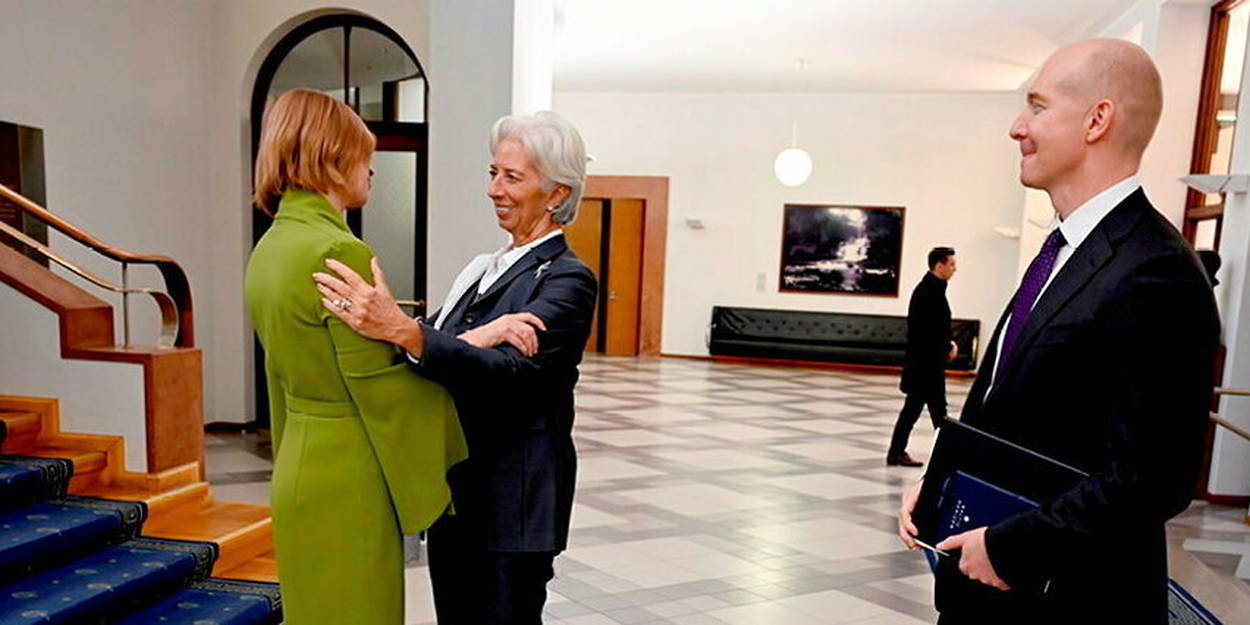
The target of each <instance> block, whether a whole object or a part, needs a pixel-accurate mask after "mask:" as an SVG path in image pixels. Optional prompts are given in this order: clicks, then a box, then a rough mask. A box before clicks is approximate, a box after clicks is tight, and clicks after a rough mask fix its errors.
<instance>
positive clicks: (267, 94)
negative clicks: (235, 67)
mask: <svg viewBox="0 0 1250 625" xmlns="http://www.w3.org/2000/svg"><path fill="white" fill-rule="evenodd" d="M297 87H302V88H306V89H315V90H318V91H322V92H324V93H326V94H329V95H331V96H334V97H336V98H338V99H340V100H342V101H343V102H345V103H347V104H348V105H350V106H351V107H352V108H353V109H354V110H355V111H356V112H357V113H358V114H360V116H361V117H362V118H363V119H364V120H365V123H366V124H367V125H368V126H369V129H370V130H371V131H372V132H373V134H375V135H377V138H378V149H377V152H376V153H375V155H374V161H373V166H374V169H375V170H376V171H377V175H376V176H375V177H374V188H373V192H372V194H371V196H370V199H369V203H368V204H367V205H366V207H365V209H364V210H360V211H349V212H348V213H347V222H348V226H350V227H351V229H352V232H353V233H355V234H356V236H358V237H360V238H361V239H363V240H364V241H365V242H366V243H368V244H369V245H370V247H372V248H373V250H374V252H375V253H376V254H377V255H378V258H379V260H380V261H381V262H382V265H383V267H385V269H386V274H387V279H388V281H389V282H390V284H391V288H392V289H393V290H394V291H395V296H396V297H397V298H398V299H401V300H412V301H417V302H419V303H420V304H421V305H420V306H418V307H417V310H416V314H417V315H424V314H425V306H424V302H425V299H426V293H425V288H426V267H427V262H426V261H427V259H426V256H425V248H426V245H425V243H426V231H427V204H426V202H427V194H426V188H427V180H428V163H429V158H428V157H429V148H428V137H429V129H428V126H427V124H426V113H427V102H428V100H429V97H428V96H429V83H428V81H427V80H426V77H425V71H424V69H423V68H422V66H421V62H420V60H419V59H417V56H416V54H415V53H413V51H412V48H410V47H409V46H408V44H406V43H405V42H404V40H403V39H402V38H401V37H400V36H399V34H398V33H396V32H395V31H394V30H392V29H391V28H389V27H387V26H386V25H385V24H382V23H381V22H378V21H377V20H374V19H371V18H368V17H365V16H362V15H356V14H335V15H323V16H320V17H316V18H313V19H311V20H309V21H307V22H305V23H303V24H300V25H299V26H297V27H296V28H294V29H293V30H292V31H291V32H289V33H287V35H286V36H284V37H282V39H280V40H279V41H278V42H277V43H276V44H275V45H274V47H273V49H272V50H271V51H270V52H269V54H268V55H267V56H266V57H265V60H264V62H263V63H262V64H261V66H260V69H259V71H258V72H257V77H256V83H255V84H254V85H253V88H252V99H251V120H252V128H251V139H252V164H255V159H256V151H257V148H258V144H259V140H260V125H261V120H262V119H263V117H264V110H265V105H266V104H267V103H268V102H269V101H270V100H271V99H272V98H275V97H277V96H278V95H280V94H282V93H283V92H285V91H287V90H290V89H294V88H297ZM270 223H271V219H270V218H269V217H268V216H266V215H265V214H264V213H262V212H260V211H253V214H252V243H253V245H255V243H256V242H257V241H259V240H260V237H261V236H262V235H263V234H264V233H265V231H266V230H268V229H269V225H270ZM253 344H254V346H255V347H254V349H255V351H256V359H255V362H256V364H257V366H256V371H255V382H256V383H255V388H256V407H255V409H256V420H255V421H254V422H253V423H252V426H253V427H268V424H269V398H268V393H267V388H266V384H265V372H264V367H263V365H262V363H263V362H264V350H263V349H262V348H261V346H260V342H259V341H258V340H255V339H253Z"/></svg>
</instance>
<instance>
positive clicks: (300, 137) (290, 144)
mask: <svg viewBox="0 0 1250 625" xmlns="http://www.w3.org/2000/svg"><path fill="white" fill-rule="evenodd" d="M376 145H377V139H376V138H374V136H373V133H371V132H369V128H368V127H367V126H365V122H364V121H363V120H361V119H360V116H359V115H357V114H356V112H355V111H353V110H352V109H351V107H349V106H347V105H346V104H344V103H343V102H340V101H339V100H336V99H334V98H332V97H330V96H328V95H326V94H324V93H321V92H319V91H312V90H311V89H292V90H290V91H287V92H286V93H283V94H282V95H280V96H278V99H277V100H274V101H273V102H272V103H270V104H269V106H268V107H266V108H265V119H264V122H263V123H262V124H261V131H260V150H259V151H258V152H257V154H256V177H255V179H254V181H253V188H254V189H255V190H254V191H253V192H252V202H253V203H254V204H256V206H257V207H259V208H260V209H261V210H263V211H265V213H266V214H267V215H270V216H272V215H273V214H274V212H275V211H276V210H277V208H278V201H279V200H281V199H282V194H283V193H285V192H286V191H288V190H291V189H304V190H307V191H316V192H318V193H327V192H332V191H340V190H343V189H345V188H346V186H347V185H348V175H349V174H350V172H351V170H352V168H353V167H355V166H357V165H359V164H360V163H361V162H368V160H369V159H371V158H372V157H373V150H374V148H375V147H376Z"/></svg>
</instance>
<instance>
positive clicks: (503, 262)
mask: <svg viewBox="0 0 1250 625" xmlns="http://www.w3.org/2000/svg"><path fill="white" fill-rule="evenodd" d="M563 234H564V231H563V230H561V229H559V228H556V229H555V230H552V231H551V232H548V233H547V234H545V235H543V236H541V237H539V238H538V239H536V240H534V241H530V242H529V243H526V244H525V245H522V246H521V247H512V244H511V243H509V244H508V245H505V246H504V247H502V248H499V249H498V250H496V251H495V252H494V253H492V254H490V255H489V256H487V255H486V254H480V255H478V256H477V257H476V258H474V259H473V260H472V261H470V262H469V265H468V266H466V267H465V268H464V270H463V271H461V272H460V275H459V276H457V277H456V284H453V285H452V288H451V292H449V293H448V294H447V298H446V299H444V300H443V305H442V307H441V311H440V313H439V315H438V317H437V318H436V319H434V320H433V321H434V323H433V325H434V328H435V329H442V327H443V322H444V321H446V319H447V315H448V313H450V312H451V309H452V308H455V307H456V305H457V304H459V303H460V298H462V297H465V296H466V295H467V293H465V291H466V290H468V288H469V286H470V284H471V282H470V281H471V280H473V279H474V277H475V276H476V275H479V274H477V272H478V271H482V273H481V274H480V275H481V277H480V278H477V280H478V285H477V294H478V295H482V294H484V293H486V290H487V289H489V288H490V287H491V285H493V284H495V282H497V281H498V280H499V278H500V277H501V276H503V274H505V273H507V272H508V269H510V268H511V267H512V266H513V265H515V264H516V262H517V261H518V260H521V258H522V257H523V256H525V255H526V254H527V253H529V251H530V250H532V249H534V248H535V247H538V246H539V245H541V244H542V243H543V242H545V241H547V240H549V239H554V238H555V237H557V236H562V235H563ZM482 264H484V265H485V269H484V270H483V269H480V268H479V267H480V266H481V265H482ZM405 353H406V354H408V360H410V361H412V363H413V364H418V365H419V364H421V357H420V355H417V354H412V353H410V352H407V351H405Z"/></svg>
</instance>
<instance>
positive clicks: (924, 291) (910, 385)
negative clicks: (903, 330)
mask: <svg viewBox="0 0 1250 625" xmlns="http://www.w3.org/2000/svg"><path fill="white" fill-rule="evenodd" d="M946 284H947V282H946V281H945V280H942V279H940V278H938V277H937V276H935V275H933V272H932V271H926V272H925V274H924V277H923V278H921V279H920V284H917V285H916V290H914V291H912V292H911V302H910V303H909V304H908V306H907V351H906V353H905V354H904V357H903V379H902V380H901V381H900V382H899V390H901V391H903V392H904V393H907V394H909V395H910V394H918V395H921V396H925V397H929V396H933V395H938V394H942V393H944V392H945V390H946V386H945V385H946V377H945V375H946V374H945V371H946V355H947V354H949V353H950V350H951V307H950V304H949V303H947V301H946Z"/></svg>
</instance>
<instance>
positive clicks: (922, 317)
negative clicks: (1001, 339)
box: [885, 247, 956, 467]
mask: <svg viewBox="0 0 1250 625" xmlns="http://www.w3.org/2000/svg"><path fill="white" fill-rule="evenodd" d="M954 275H955V250H953V249H951V248H949V247H935V248H933V250H931V251H930V252H929V271H928V272H926V273H925V274H924V277H923V278H921V279H920V284H917V285H916V290H914V291H912V292H911V302H910V303H909V304H908V306H907V353H906V355H905V357H904V360H903V378H902V380H900V381H899V385H898V387H899V390H901V391H903V393H905V394H906V395H907V399H906V400H905V401H904V402H903V409H902V411H900V412H899V414H898V421H897V422H895V424H894V434H893V436H891V438H890V449H889V451H887V452H886V455H885V463H886V464H887V465H891V466H896V465H901V466H906V467H918V466H921V465H922V464H924V463H923V462H919V461H917V460H914V459H912V457H911V456H910V455H908V453H907V438H908V437H909V436H910V435H911V428H912V426H914V425H915V424H916V419H919V418H920V410H921V409H922V408H923V407H924V406H925V405H928V406H929V418H930V419H931V420H932V421H933V429H935V430H936V429H938V428H939V427H941V425H942V419H945V418H946V363H948V362H950V361H951V360H953V359H954V358H955V355H956V347H955V343H954V342H953V341H951V306H950V303H948V302H947V301H946V285H947V283H948V282H949V281H950V279H951V277H952V276H954Z"/></svg>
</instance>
